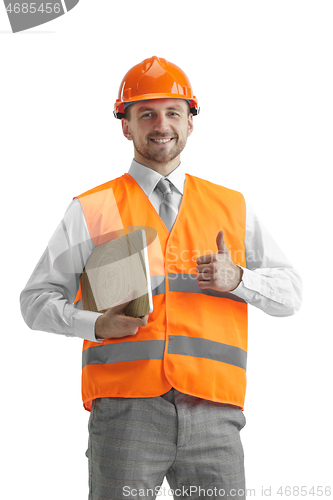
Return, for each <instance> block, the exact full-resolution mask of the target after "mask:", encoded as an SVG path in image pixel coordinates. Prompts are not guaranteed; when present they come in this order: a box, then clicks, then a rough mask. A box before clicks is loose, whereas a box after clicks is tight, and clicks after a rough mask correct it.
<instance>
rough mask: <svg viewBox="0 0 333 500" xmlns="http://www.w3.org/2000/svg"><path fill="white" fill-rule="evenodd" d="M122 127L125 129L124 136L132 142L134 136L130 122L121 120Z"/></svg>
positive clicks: (124, 119)
mask: <svg viewBox="0 0 333 500" xmlns="http://www.w3.org/2000/svg"><path fill="white" fill-rule="evenodd" d="M121 126H122V129H123V134H124V136H125V137H126V139H128V140H129V141H132V140H133V137H132V134H131V131H130V127H129V122H128V120H126V118H122V119H121Z"/></svg>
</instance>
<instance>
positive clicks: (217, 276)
mask: <svg viewBox="0 0 333 500" xmlns="http://www.w3.org/2000/svg"><path fill="white" fill-rule="evenodd" d="M216 244H217V249H218V252H217V253H211V254H208V255H202V256H200V257H198V258H197V261H196V262H197V267H196V271H197V272H198V275H197V280H198V286H199V288H202V289H205V288H212V289H213V290H218V291H220V292H231V291H232V290H234V289H235V288H237V287H238V285H239V283H240V282H241V280H242V276H243V269H241V268H239V267H238V266H236V265H235V264H234V263H233V261H232V260H231V257H230V254H229V251H228V249H227V247H226V244H225V242H224V231H220V232H219V233H218V235H217V237H216Z"/></svg>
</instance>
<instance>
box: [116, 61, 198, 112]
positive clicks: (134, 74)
mask: <svg viewBox="0 0 333 500" xmlns="http://www.w3.org/2000/svg"><path fill="white" fill-rule="evenodd" d="M165 98H170V99H185V100H186V101H188V102H189V104H190V112H191V113H192V114H193V115H197V114H198V113H199V110H200V108H199V107H198V101H197V98H196V97H195V96H194V95H193V92H192V87H191V84H190V80H189V79H188V78H187V76H186V75H185V73H184V71H183V70H181V69H180V68H179V67H178V66H176V65H175V64H173V63H171V62H168V61H166V60H165V59H162V58H161V57H156V56H153V57H151V58H149V59H145V60H144V61H142V62H141V63H140V64H137V65H136V66H133V68H131V69H130V70H129V71H128V72H127V73H126V75H125V76H124V78H123V80H122V82H121V84H120V87H119V95H118V99H117V100H116V102H115V105H114V111H113V114H114V116H115V117H116V118H124V116H125V114H124V113H125V106H124V104H125V103H126V104H131V103H134V102H137V101H147V100H149V99H165Z"/></svg>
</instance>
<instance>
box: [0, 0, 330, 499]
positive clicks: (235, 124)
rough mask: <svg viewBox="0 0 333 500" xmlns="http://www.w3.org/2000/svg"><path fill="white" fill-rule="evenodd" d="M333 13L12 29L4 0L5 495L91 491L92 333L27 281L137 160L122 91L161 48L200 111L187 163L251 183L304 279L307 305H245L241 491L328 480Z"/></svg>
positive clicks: (197, 15)
mask: <svg viewBox="0 0 333 500" xmlns="http://www.w3.org/2000/svg"><path fill="white" fill-rule="evenodd" d="M332 21H333V4H332V2H330V1H312V2H309V1H305V0H302V1H293V0H288V1H282V0H280V1H278V2H277V1H275V2H273V1H268V0H265V1H239V0H237V1H222V2H221V1H210V2H203V1H202V2H190V1H186V2H184V1H178V2H176V1H175V0H174V1H173V2H171V3H170V2H169V3H165V2H156V1H154V2H153V1H141V2H139V1H131V0H126V2H118V3H115V2H113V1H110V0H99V1H94V0H81V1H80V3H79V4H78V5H77V6H76V7H75V8H74V9H73V10H72V11H70V12H69V13H68V14H66V15H64V16H62V17H60V18H58V19H56V20H54V21H52V22H50V23H48V24H45V25H42V26H39V27H36V28H35V29H32V30H28V31H26V32H21V33H17V34H11V31H10V25H9V21H8V18H7V16H6V12H5V9H4V7H3V5H2V6H1V5H0V44H1V49H0V51H1V80H0V90H1V92H0V100H1V103H0V104H1V107H0V109H1V116H0V120H1V122H0V126H1V130H0V137H1V150H0V151H1V152H0V161H1V165H2V168H1V181H2V182H1V186H2V189H1V197H0V199H1V215H2V217H1V232H2V244H1V252H2V255H1V258H2V263H3V265H4V267H3V270H2V279H3V286H2V289H3V295H2V301H1V302H2V318H3V323H2V324H3V328H2V329H1V336H2V346H1V352H2V355H1V395H2V397H1V421H2V423H1V432H2V445H1V455H2V458H3V464H5V469H4V467H3V466H2V472H3V473H4V478H3V479H2V491H4V492H5V495H4V498H6V500H9V499H24V498H27V497H28V496H29V498H30V497H33V498H34V499H35V500H39V499H41V500H46V499H47V500H53V499H57V500H58V499H59V498H61V499H62V500H76V499H80V500H81V499H86V498H87V497H88V460H87V458H86V457H85V451H86V449H87V444H88V427H87V424H88V418H89V413H88V412H86V411H85V410H84V409H83V406H82V401H81V349H82V341H81V340H79V339H76V338H74V339H71V338H68V337H64V336H60V335H54V334H50V333H45V332H37V331H32V330H30V329H29V328H28V326H27V325H26V324H25V323H24V321H23V319H22V317H21V313H20V308H19V294H20V292H21V290H22V289H23V287H24V286H25V284H26V282H27V281H28V279H29V277H30V275H31V273H32V271H33V269H34V267H35V265H36V264H37V262H38V260H39V258H40V257H41V255H42V253H43V251H44V249H45V247H46V245H47V242H48V240H49V238H50V237H51V235H52V234H53V232H54V230H55V228H56V227H57V226H58V224H59V222H60V220H61V219H62V217H63V215H64V213H65V210H66V208H67V206H68V205H69V203H70V201H71V199H72V197H73V196H75V195H78V194H80V193H82V192H83V191H85V190H87V189H90V188H92V187H94V186H96V185H99V184H101V183H103V182H106V181H108V180H110V179H113V178H115V177H117V176H119V175H122V174H123V173H124V172H126V171H128V168H129V166H130V162H131V159H132V157H133V150H132V143H130V142H128V141H126V139H125V138H124V137H123V136H122V133H121V126H120V122H119V121H118V120H116V119H115V118H114V117H113V115H112V111H113V104H114V101H115V99H116V98H117V94H118V88H119V84H120V82H121V79H122V78H123V76H124V74H125V73H126V72H127V70H128V69H129V68H131V67H132V66H133V65H135V64H137V63H139V62H140V61H142V60H143V59H145V58H147V57H151V56H153V55H157V56H159V57H164V58H166V59H167V60H169V61H172V62H173V63H175V64H177V65H178V66H180V67H181V68H182V69H183V70H184V71H185V72H186V73H187V75H188V76H189V78H190V80H191V83H192V86H193V88H194V93H195V95H196V96H197V97H198V99H199V104H200V106H201V113H200V115H199V116H197V117H195V118H194V122H195V129H194V133H193V135H192V136H191V137H190V138H189V141H188V144H187V146H186V148H185V150H184V152H183V154H182V163H183V165H184V168H185V171H186V172H188V173H191V174H193V175H197V176H199V177H202V178H204V179H208V180H210V181H212V182H216V183H218V184H222V185H225V186H227V187H229V188H232V189H236V190H238V191H241V192H242V193H243V194H244V195H245V197H246V199H247V200H248V201H250V202H251V204H252V205H253V207H254V208H255V210H256V212H257V213H258V215H259V216H260V217H261V219H262V221H263V222H264V224H265V225H266V226H267V227H268V229H269V231H270V233H271V234H272V236H273V237H274V239H275V240H276V241H277V243H278V245H279V246H280V247H281V249H282V250H283V251H284V252H285V254H286V255H287V257H288V258H289V259H290V261H291V262H292V263H293V264H294V266H295V268H296V269H297V270H298V271H299V273H300V274H301V277H302V279H303V286H304V295H303V305H302V308H301V310H300V311H299V312H298V313H297V314H296V315H294V316H292V317H286V318H276V317H272V316H268V315H266V314H265V313H263V312H262V311H259V310H256V309H255V308H253V307H249V355H248V372H247V373H248V388H247V396H246V401H245V416H246V419H247V424H246V426H245V428H244V429H243V430H242V432H241V437H242V442H243V446H244V450H245V466H246V477H247V488H253V489H255V494H256V496H255V498H263V496H262V494H261V488H262V487H264V488H266V489H267V488H269V487H271V488H272V489H271V497H273V498H284V497H280V496H279V495H277V494H276V490H277V488H278V487H279V486H282V488H283V489H285V488H286V487H287V486H291V487H292V486H297V485H298V486H302V485H303V486H306V488H307V490H308V491H309V490H310V488H311V487H312V486H315V487H317V486H327V485H330V486H331V487H332V461H331V447H332V423H331V420H332V370H331V365H332V340H331V337H332V297H331V295H332V294H331V290H332V286H331V260H332V236H331V233H332V222H331V215H332V211H331V192H332V188H331V183H332V179H331V176H330V174H331V170H332V156H333V154H332V132H333V130H332V128H333V126H332V116H333V113H332V112H333V99H332V89H333V73H332V47H333V30H332ZM202 230H203V231H204V228H202ZM164 486H165V487H166V495H165V496H166V498H172V497H171V496H168V495H167V490H168V485H167V482H166V481H164ZM266 493H267V494H268V493H269V492H266ZM266 496H267V495H266ZM298 496H300V495H296V494H295V495H291V497H290V498H297V497H298ZM324 496H325V495H324ZM307 497H308V498H316V497H313V496H311V495H310V494H309V495H307ZM248 498H250V496H249V497H248ZM251 498H254V493H252V496H251Z"/></svg>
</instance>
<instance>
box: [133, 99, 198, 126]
mask: <svg viewBox="0 0 333 500" xmlns="http://www.w3.org/2000/svg"><path fill="white" fill-rule="evenodd" d="M184 100H185V99H184ZM186 102H187V104H188V106H187V116H190V103H189V102H188V101H186ZM131 107H132V106H131V105H129V106H126V107H125V112H124V114H125V116H124V118H125V119H126V120H128V121H130V119H131Z"/></svg>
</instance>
